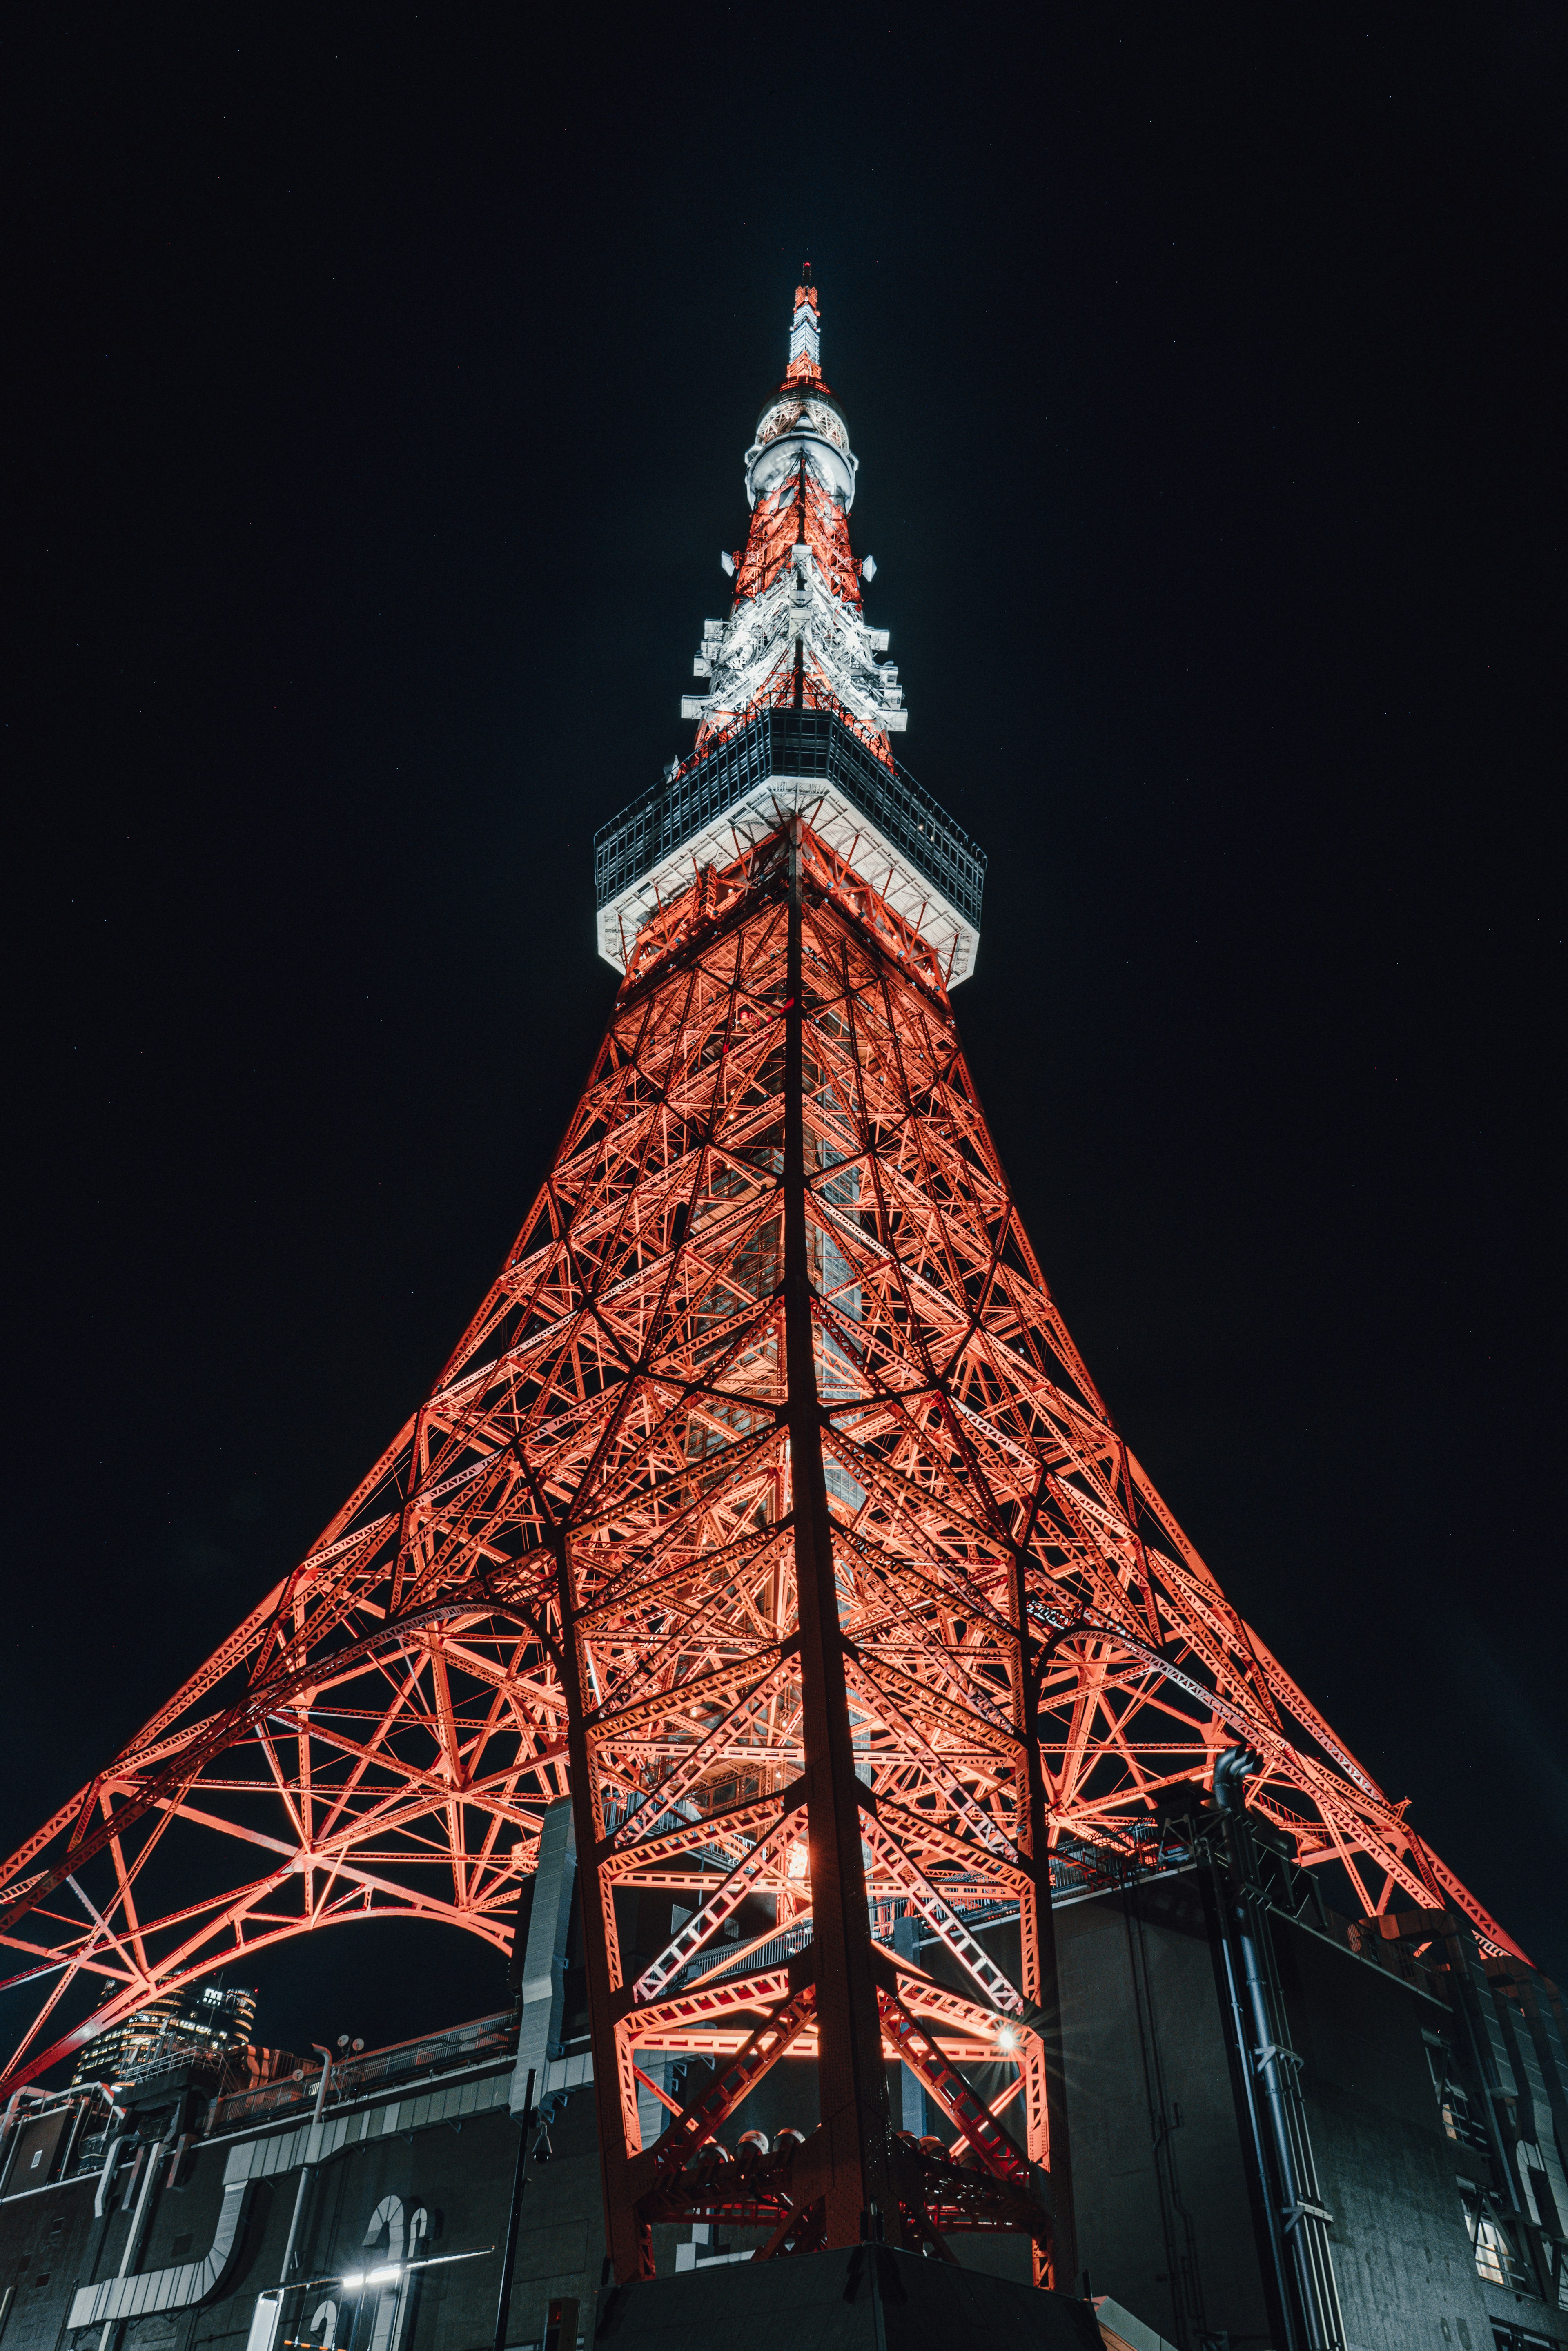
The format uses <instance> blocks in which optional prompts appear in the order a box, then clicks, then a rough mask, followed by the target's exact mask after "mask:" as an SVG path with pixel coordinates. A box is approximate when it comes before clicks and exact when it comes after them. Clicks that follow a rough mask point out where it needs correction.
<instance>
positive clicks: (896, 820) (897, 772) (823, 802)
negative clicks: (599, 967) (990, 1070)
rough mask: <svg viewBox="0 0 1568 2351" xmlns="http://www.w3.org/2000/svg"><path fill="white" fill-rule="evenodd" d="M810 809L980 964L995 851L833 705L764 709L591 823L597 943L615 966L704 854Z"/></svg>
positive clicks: (904, 903) (932, 936)
mask: <svg viewBox="0 0 1568 2351" xmlns="http://www.w3.org/2000/svg"><path fill="white" fill-rule="evenodd" d="M793 812H799V813H800V814H801V815H803V816H804V817H805V818H806V819H807V821H808V822H809V823H810V826H811V828H812V830H813V831H815V832H817V833H819V834H820V835H821V838H822V839H823V840H824V841H826V842H827V843H828V845H829V847H830V848H831V849H833V850H835V851H836V852H838V854H839V855H840V856H841V857H842V858H843V859H844V861H845V862H846V863H847V864H849V865H852V867H853V868H854V870H855V872H857V873H859V874H860V876H861V877H862V880H863V881H865V882H868V883H870V884H871V886H872V887H873V889H874V890H876V891H878V892H879V893H880V894H881V895H882V896H883V898H885V899H886V901H887V903H888V904H889V905H890V906H892V907H893V908H894V911H895V912H896V913H897V914H901V915H902V916H903V917H904V921H905V922H907V923H909V924H910V925H912V926H913V927H914V928H915V930H917V931H918V932H919V933H920V934H921V935H922V936H923V937H924V938H925V941H926V942H927V944H928V945H929V946H931V947H932V948H933V949H934V950H935V951H936V955H937V956H938V958H939V960H940V962H941V965H942V968H943V970H944V971H945V972H946V976H947V985H948V987H956V986H957V984H958V982H959V981H960V980H961V979H967V977H968V976H969V974H970V972H971V971H972V970H973V969H974V965H975V952H976V949H977V946H979V940H980V899H981V894H982V892H983V890H984V887H985V880H986V852H985V851H984V850H983V849H981V848H980V847H979V846H978V844H977V842H975V841H971V840H970V838H969V836H968V834H967V832H964V831H961V830H960V828H959V827H958V826H957V825H956V824H955V823H954V821H953V820H952V818H951V817H950V816H949V815H948V814H947V813H946V810H944V809H942V808H939V807H938V805H937V803H936V801H935V800H934V799H932V798H931V795H930V794H929V792H926V791H924V790H923V789H921V787H920V786H919V785H918V784H917V783H916V782H915V778H914V777H913V776H912V775H910V774H909V773H908V772H907V771H906V770H905V769H904V768H901V767H898V766H897V765H896V764H894V766H892V767H889V766H888V765H886V764H885V763H884V762H883V760H881V759H879V758H876V757H875V756H874V754H873V752H871V751H869V750H868V749H867V748H866V746H865V745H864V744H863V743H862V741H861V739H860V737H858V736H857V735H856V734H854V733H853V731H852V729H851V728H850V727H848V726H845V725H844V723H843V721H842V719H841V718H838V717H835V716H833V714H832V713H831V711H826V710H762V711H759V712H758V715H757V716H756V717H755V718H753V719H751V720H750V721H749V722H748V724H747V725H746V726H741V727H737V729H736V731H735V733H734V734H733V735H730V736H729V737H727V738H726V739H725V740H724V741H723V742H721V743H718V744H716V746H715V747H714V748H713V749H712V750H711V751H710V752H709V753H708V754H707V756H706V758H702V759H698V760H695V762H694V763H693V764H692V765H691V766H689V767H687V768H683V769H682V771H681V772H680V773H679V774H678V775H676V776H675V777H674V778H673V779H672V780H671V781H669V782H667V783H665V784H662V785H660V786H658V787H656V788H655V789H653V790H652V791H647V792H644V793H643V796H642V798H641V799H636V800H633V801H632V804H631V806H630V807H629V808H625V809H622V811H621V813H620V815H619V816H616V817H612V819H611V820H610V822H609V823H608V824H604V825H601V827H600V829H599V831H597V832H596V833H595V834H594V836H593V881H594V890H595V894H596V897H597V900H598V906H599V952H600V954H601V956H603V957H604V959H605V961H606V962H607V963H611V964H613V965H614V967H615V968H616V970H617V971H623V970H624V969H625V967H626V957H627V955H628V953H629V951H630V949H631V946H632V941H633V940H634V939H635V937H636V935H637V933H638V931H639V930H640V929H641V927H642V925H643V923H644V922H645V921H646V920H647V918H648V916H649V915H650V914H653V912H654V910H655V908H656V907H658V906H660V905H667V904H669V902H670V900H671V899H672V898H674V897H677V896H679V894H680V893H681V892H682V891H683V890H685V889H686V888H688V887H689V886H690V884H691V883H692V882H693V881H694V880H695V876H696V873H697V872H698V869H699V868H700V867H702V866H704V865H713V864H720V865H727V864H730V863H731V862H733V861H734V860H735V859H736V858H737V857H738V856H740V855H742V854H743V853H744V852H745V851H746V850H747V848H748V847H749V846H750V845H751V844H752V843H753V842H754V841H760V840H761V839H763V838H764V837H765V836H766V835H767V834H768V833H769V832H771V831H775V830H776V829H777V827H778V824H779V820H780V818H781V817H783V816H784V815H786V814H789V813H793Z"/></svg>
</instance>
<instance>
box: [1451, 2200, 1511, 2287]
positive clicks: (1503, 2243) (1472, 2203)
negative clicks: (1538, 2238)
mask: <svg viewBox="0 0 1568 2351" xmlns="http://www.w3.org/2000/svg"><path fill="white" fill-rule="evenodd" d="M1463 2202H1464V2209H1465V2227H1466V2230H1467V2231H1469V2240H1470V2243H1471V2245H1472V2247H1473V2248H1474V2251H1475V2256H1476V2274H1477V2276H1478V2277H1483V2278H1485V2280H1486V2281H1487V2283H1488V2284H1489V2285H1500V2286H1508V2287H1513V2286H1514V2285H1516V2284H1517V2285H1523V2284H1524V2283H1525V2280H1524V2278H1523V2276H1522V2274H1521V2272H1520V2265H1519V2259H1518V2256H1517V2254H1516V2253H1515V2252H1514V2249H1513V2244H1512V2241H1511V2238H1510V2236H1509V2233H1508V2231H1507V2230H1506V2228H1505V2227H1504V2226H1503V2223H1502V2220H1501V2218H1500V2215H1499V2213H1498V2211H1497V2210H1496V2208H1495V2207H1494V2205H1493V2204H1492V2203H1491V2201H1490V2198H1488V2197H1487V2196H1486V2195H1485V2194H1483V2193H1482V2192H1480V2191H1479V2190H1476V2189H1471V2190H1470V2191H1469V2193H1466V2194H1465V2195H1464V2197H1463Z"/></svg>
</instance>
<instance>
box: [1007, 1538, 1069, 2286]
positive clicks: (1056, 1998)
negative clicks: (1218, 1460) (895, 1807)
mask: <svg viewBox="0 0 1568 2351" xmlns="http://www.w3.org/2000/svg"><path fill="white" fill-rule="evenodd" d="M1012 1607H1013V1623H1014V1625H1015V1627H1016V1629H1017V1636H1018V1648H1017V1652H1016V1657H1015V1664H1014V1668H1013V1701H1014V1710H1015V1713H1016V1715H1017V1718H1018V1720H1017V1729H1018V1736H1019V1740H1020V1741H1021V1743H1022V1748H1023V1768H1024V1791H1023V1792H1024V1796H1025V1802H1023V1803H1021V1804H1020V1805H1019V1823H1018V1826H1019V1857H1020V1859H1021V1860H1022V1862H1023V1865H1024V1866H1025V1868H1026V1869H1027V1870H1028V1872H1029V1876H1030V1886H1029V1890H1028V1891H1027V1892H1026V1893H1025V1894H1024V1896H1022V1898H1021V1900H1020V1901H1019V1947H1020V1954H1021V1958H1022V1972H1023V1981H1022V1983H1021V1984H1020V1985H1019V1991H1021V1992H1022V1993H1023V1996H1024V1998H1025V2000H1027V2001H1030V2002H1031V2003H1032V2005H1033V2007H1034V2010H1035V2011H1036V2018H1037V2029H1038V2031H1039V2034H1040V2053H1039V2055H1038V2056H1036V2055H1034V2054H1033V2053H1029V2054H1027V2055H1026V2059H1025V2073H1026V2075H1027V2074H1030V2073H1031V2072H1035V2071H1036V2070H1037V2069H1038V2071H1039V2072H1042V2073H1043V2074H1044V2076H1045V2080H1044V2085H1043V2087H1044V2097H1043V2100H1042V2099H1041V2097H1040V2084H1039V2083H1038V2080H1037V2081H1032V2082H1031V2081H1030V2080H1028V2079H1026V2081H1025V2084H1024V2096H1025V2099H1026V2101H1027V2103H1028V2110H1029V2157H1030V2162H1032V2163H1040V2164H1044V2165H1045V2166H1046V2168H1047V2169H1048V2170H1049V2172H1050V2174H1051V2264H1050V2270H1051V2273H1050V2275H1049V2276H1048V2275H1046V2274H1044V2267H1045V2265H1044V2264H1043V2263H1042V2262H1041V2261H1040V2250H1039V2247H1038V2246H1037V2247H1036V2250H1035V2283H1036V2284H1037V2285H1050V2286H1054V2287H1055V2289H1056V2291H1057V2292H1058V2293H1059V2294H1076V2293H1077V2291H1078V2230H1077V2225H1076V2221H1075V2219H1074V2215H1073V2207H1072V2157H1071V2146H1070V2142H1069V2139H1068V2132H1067V2083H1066V2076H1065V2072H1064V2068H1063V2050H1062V2030H1061V1975H1060V1972H1059V1970H1058V1967H1057V1958H1056V1922H1055V1919H1054V1918H1053V1917H1052V1916H1051V1834H1050V1828H1049V1822H1048V1813H1047V1807H1046V1801H1045V1769H1044V1766H1043V1764H1042V1763H1041V1761H1040V1740H1039V1738H1038V1736H1037V1734H1036V1729H1035V1715H1036V1712H1037V1709H1038V1705H1039V1698H1040V1691H1039V1685H1038V1680H1037V1676H1038V1672H1039V1667H1040V1659H1039V1657H1038V1655H1037V1645H1036V1644H1035V1643H1034V1642H1033V1641H1032V1640H1031V1638H1030V1630H1029V1595H1028V1592H1027V1589H1026V1582H1025V1571H1024V1561H1023V1556H1022V1554H1021V1553H1019V1552H1015V1553H1014V1555H1013V1571H1012ZM1025 2046H1026V2050H1027V2049H1028V2044H1027V2043H1026V2044H1025ZM1042 2105H1043V2110H1044V2111H1043V2115H1042V2113H1041V2107H1042ZM1042 2121H1043V2124H1044V2128H1043V2130H1041V2127H1040V2125H1041V2122H1042Z"/></svg>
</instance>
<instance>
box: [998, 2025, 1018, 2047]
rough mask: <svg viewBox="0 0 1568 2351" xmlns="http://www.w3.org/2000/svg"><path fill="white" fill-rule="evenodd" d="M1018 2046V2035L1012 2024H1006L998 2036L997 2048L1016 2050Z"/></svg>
mask: <svg viewBox="0 0 1568 2351" xmlns="http://www.w3.org/2000/svg"><path fill="white" fill-rule="evenodd" d="M1018 2045H1019V2037H1018V2034H1017V2033H1016V2032H1014V2031H1013V2029H1012V2026H1011V2025H1010V2024H1004V2025H1003V2027H1002V2029H1001V2031H1000V2032H998V2035H997V2047H998V2049H1016V2048H1017V2047H1018Z"/></svg>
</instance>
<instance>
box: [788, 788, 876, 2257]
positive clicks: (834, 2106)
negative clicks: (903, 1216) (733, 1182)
mask: <svg viewBox="0 0 1568 2351" xmlns="http://www.w3.org/2000/svg"><path fill="white" fill-rule="evenodd" d="M798 825H799V819H797V820H794V826H793V827H792V831H791V841H790V851H789V965H788V995H789V1004H788V1008H787V1010H786V1013H785V1036H784V1334H785V1375H786V1379H787V1383H788V1395H789V1403H788V1417H789V1473H790V1482H791V1486H792V1489H793V1508H794V1520H795V1525H794V1541H795V1576H796V1585H797V1592H798V1606H799V1624H800V1686H801V1702H802V1705H801V1710H802V1717H803V1727H804V1733H805V1749H806V1784H807V1798H806V1807H807V1820H808V1837H809V1844H810V1876H811V1917H812V1928H811V1933H812V1942H813V1947H814V1950H815V1956H816V1970H817V1974H816V1982H817V2022H818V2034H819V2041H818V2049H819V2054H818V2060H817V2080H818V2092H819V2096H820V2099H821V2128H822V2147H823V2156H824V2158H825V2164H824V2176H823V2191H824V2194H825V2198H826V2226H827V2242H828V2243H829V2244H830V2245H847V2244H856V2243H858V2242H859V2241H860V2240H861V2237H862V2233H863V2231H864V2227H865V2215H866V2213H867V2212H868V2210H869V2209H870V2207H871V2206H873V2205H874V2206H875V2207H876V2208H877V2210H878V2212H879V2213H880V2214H881V2215H882V2217H883V2230H884V2232H885V2234H886V2237H887V2240H888V2241H889V2242H891V2243H894V2244H896V2243H899V2242H901V2241H902V2239H901V2236H900V2233H899V2215H898V2199H897V2195H896V2193H895V2191H894V2182H893V2175H892V2138H893V2130H892V2122H891V2118H890V2116H889V2112H888V2096H887V2069H886V2066H885V2064H884V2063H883V2053H882V2020H881V2017H880V2015H879V2013H878V2010H877V1998H876V1984H875V1980H874V1978H873V1973H872V1941H871V1913H870V1906H869V1904H868V1902H867V1899H866V1886H865V1867H864V1863H863V1860H862V1853H861V1814H860V1799H861V1790H860V1782H858V1781H857V1780H856V1778H855V1771H854V1750H853V1748H852V1743H851V1739H850V1714H849V1693H848V1690H847V1688H846V1687H845V1683H844V1654H843V1639H842V1635H841V1633H840V1631H839V1604H838V1592H837V1587H836V1584H835V1582H834V1576H833V1545H832V1531H831V1521H830V1519H829V1514H828V1489H827V1483H826V1480H825V1478H824V1476H823V1470H822V1443H821V1405H820V1403H819V1399H818V1394H817V1374H816V1360H815V1347H814V1344H813V1336H812V1323H811V1281H810V1264H809V1259H808V1250H807V1231H806V1134H805V1113H804V1102H805V1074H804V1015H803V1009H802V1005H801V995H802V990H803V985H804V968H803V967H804V956H803V952H802V937H801V931H802V923H801V890H800V846H799V834H798V830H797V828H798Z"/></svg>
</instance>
